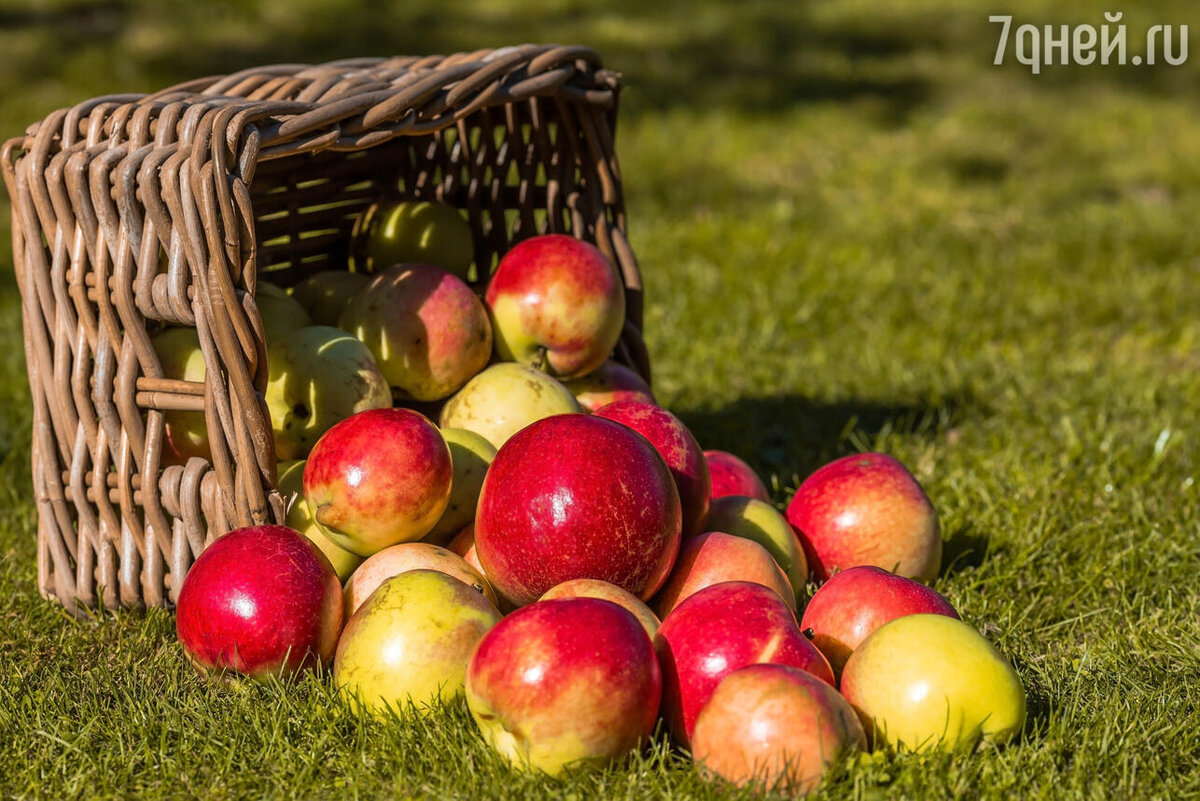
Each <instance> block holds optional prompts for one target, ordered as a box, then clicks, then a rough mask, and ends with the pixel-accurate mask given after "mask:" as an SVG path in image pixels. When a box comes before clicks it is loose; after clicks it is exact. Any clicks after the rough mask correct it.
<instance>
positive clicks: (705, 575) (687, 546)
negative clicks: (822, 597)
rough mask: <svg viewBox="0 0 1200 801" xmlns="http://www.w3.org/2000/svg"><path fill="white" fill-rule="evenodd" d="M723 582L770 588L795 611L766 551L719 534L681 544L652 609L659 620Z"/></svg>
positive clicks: (781, 575) (792, 596)
mask: <svg viewBox="0 0 1200 801" xmlns="http://www.w3.org/2000/svg"><path fill="white" fill-rule="evenodd" d="M723 581H752V582H754V583H755V584H761V585H763V586H764V587H770V588H771V589H772V590H775V592H777V593H778V594H779V597H780V598H782V599H783V600H784V603H786V604H787V605H788V608H790V609H791V610H792V611H793V612H795V611H796V593H795V591H794V590H793V589H792V585H791V583H790V582H789V581H788V578H787V575H786V574H785V573H784V572H783V569H782V568H781V567H780V566H779V565H778V564H777V563H776V562H775V560H774V558H772V556H771V554H770V553H769V552H768V551H767V549H766V548H764V547H763V546H761V545H759V544H758V543H757V542H754V541H753V540H748V539H745V538H743V537H737V536H734V535H733V534H724V533H721V532H718V531H710V532H708V533H707V534H701V535H700V536H699V537H693V538H692V539H690V540H688V541H687V542H685V543H684V544H683V547H682V548H681V549H680V550H679V558H678V559H676V560H675V568H674V569H673V570H672V571H671V575H670V576H669V577H668V578H667V583H666V584H664V585H663V588H662V590H660V591H659V593H658V595H656V596H655V597H654V608H655V610H656V611H657V612H658V616H659V617H666V616H667V615H669V614H670V613H671V610H672V609H674V608H675V607H676V606H678V605H679V604H680V602H681V601H683V600H684V599H685V598H687V597H688V596H691V595H695V594H696V593H697V592H699V591H700V590H702V589H704V588H705V587H711V586H712V585H713V584H720V583H721V582H723Z"/></svg>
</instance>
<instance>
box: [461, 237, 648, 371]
mask: <svg viewBox="0 0 1200 801" xmlns="http://www.w3.org/2000/svg"><path fill="white" fill-rule="evenodd" d="M484 299H485V300H486V301H487V305H488V309H490V310H491V315H492V330H493V332H494V334H495V337H496V353H497V354H498V355H499V356H500V358H501V359H504V360H506V361H515V362H520V363H521V364H527V365H530V366H532V367H537V368H539V369H542V370H545V371H546V372H548V373H550V374H551V375H553V376H555V377H557V378H563V379H569V378H578V377H579V376H584V375H587V374H588V373H590V372H592V371H593V370H595V369H597V368H598V367H600V365H602V364H604V361H605V360H606V359H607V358H608V357H609V355H610V354H611V353H612V351H613V348H614V347H616V344H617V340H618V339H619V338H620V336H621V329H622V328H623V327H624V325H625V286H624V284H623V283H622V281H621V276H620V274H618V273H617V268H616V267H614V266H613V264H612V262H611V261H609V260H608V258H607V257H606V256H605V255H604V254H603V253H601V252H600V251H599V250H597V249H596V247H595V246H594V245H590V244H588V243H587V242H583V241H581V240H578V239H574V238H573V237H570V236H567V235H565V234H546V235H543V236H535V237H533V238H531V239H526V240H525V241H524V242H521V243H519V244H517V245H515V246H514V247H513V248H512V249H510V250H509V251H508V253H506V254H504V258H502V259H500V263H499V264H498V265H496V271H495V272H494V273H493V274H492V277H491V280H490V281H489V282H488V288H487V294H486V295H485V296H484Z"/></svg>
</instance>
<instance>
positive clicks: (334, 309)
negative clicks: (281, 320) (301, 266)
mask: <svg viewBox="0 0 1200 801" xmlns="http://www.w3.org/2000/svg"><path fill="white" fill-rule="evenodd" d="M370 281H371V279H370V277H369V276H366V275H363V274H362V273H352V272H350V271H349V270H322V271H321V272H319V273H313V274H312V275H310V276H308V277H307V278H305V279H304V280H303V281H301V282H300V283H298V284H296V285H295V286H294V287H292V297H293V298H295V299H296V301H297V302H298V303H299V304H300V305H301V306H303V307H304V310H305V311H306V312H308V316H309V317H311V318H312V321H313V324H315V325H337V324H338V319H339V318H340V317H341V316H342V312H343V311H344V310H345V308H346V304H348V303H349V302H350V298H352V297H354V293H356V292H358V290H360V289H362V288H363V287H364V286H366V285H367V284H368V283H370Z"/></svg>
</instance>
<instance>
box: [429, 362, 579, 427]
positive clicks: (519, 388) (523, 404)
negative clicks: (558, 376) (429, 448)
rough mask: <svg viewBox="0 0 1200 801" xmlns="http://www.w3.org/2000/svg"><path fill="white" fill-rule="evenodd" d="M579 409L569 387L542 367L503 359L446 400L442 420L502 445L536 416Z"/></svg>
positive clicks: (440, 419) (446, 424)
mask: <svg viewBox="0 0 1200 801" xmlns="http://www.w3.org/2000/svg"><path fill="white" fill-rule="evenodd" d="M579 411H581V409H580V408H579V403H578V402H577V401H576V400H575V396H574V395H572V394H571V392H570V390H568V389H567V388H566V387H564V386H563V385H562V384H561V383H559V382H558V381H556V380H555V379H553V378H551V377H550V376H548V375H546V374H545V373H543V372H542V371H541V370H535V369H534V368H532V367H526V366H525V365H523V364H513V363H512V362H501V363H499V364H493V365H492V366H490V367H488V368H487V369H485V370H483V371H482V372H481V373H479V375H477V376H475V377H474V378H472V379H471V380H470V381H468V382H467V383H466V385H465V386H464V387H463V388H462V389H460V390H459V391H458V392H457V393H455V394H454V396H453V397H451V398H450V400H448V401H446V405H445V406H444V407H442V413H441V416H440V418H439V423H440V425H441V427H442V428H443V429H446V428H465V429H467V430H468V431H474V432H475V433H476V434H478V435H480V436H481V437H483V438H484V439H486V440H487V441H488V442H490V443H492V445H494V446H495V447H497V448H499V447H500V446H501V445H503V444H504V443H505V442H507V441H508V438H509V437H511V436H512V435H513V434H515V433H517V432H518V431H520V430H521V429H522V428H524V427H525V426H527V425H529V424H530V423H532V422H534V421H536V420H542V419H544V418H546V417H550V416H551V415H555V414H566V413H568V412H579Z"/></svg>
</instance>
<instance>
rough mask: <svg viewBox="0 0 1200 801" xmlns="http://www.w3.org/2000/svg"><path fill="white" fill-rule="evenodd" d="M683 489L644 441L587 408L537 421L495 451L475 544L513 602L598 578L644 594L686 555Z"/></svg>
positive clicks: (524, 601)
mask: <svg viewBox="0 0 1200 801" xmlns="http://www.w3.org/2000/svg"><path fill="white" fill-rule="evenodd" d="M680 526H681V512H680V506H679V492H678V491H677V490H676V489H675V482H674V480H673V479H672V478H671V472H670V470H668V469H667V466H666V464H665V463H664V462H663V460H662V457H661V456H659V455H658V452H657V451H655V450H654V448H653V446H652V445H651V444H650V443H649V442H648V441H647V440H646V438H645V437H643V436H641V435H640V434H638V433H636V432H635V431H633V430H631V429H629V428H626V427H625V426H623V425H621V424H620V423H615V422H613V421H612V420H605V419H604V418H602V417H596V416H595V415H586V414H561V415H557V416H555V417H548V418H546V419H544V420H539V421H538V422H536V423H533V424H532V425H530V426H527V427H526V428H523V429H521V430H520V431H518V432H517V433H516V434H514V435H513V436H512V438H511V439H509V440H508V442H506V443H505V444H504V445H502V446H501V447H500V450H499V451H498V452H497V453H496V458H495V460H494V461H493V462H492V466H491V467H490V468H489V469H488V472H487V476H486V477H485V478H484V480H483V490H482V491H481V492H480V494H479V508H478V512H477V515H476V517H475V547H476V550H477V552H478V554H479V561H480V562H481V563H482V564H483V567H484V573H485V574H486V575H487V577H488V580H489V581H491V582H492V586H493V587H495V589H496V591H497V592H498V593H499V594H500V596H501V597H502V598H504V599H506V600H508V601H509V602H510V603H512V604H513V605H515V606H522V605H524V604H528V603H533V602H534V601H536V600H537V599H538V598H540V597H541V596H542V594H543V593H545V592H546V591H547V590H549V589H550V588H551V587H553V586H554V585H556V584H561V583H562V582H564V581H568V580H570V579H576V578H594V579H601V580H603V581H607V582H610V583H612V584H616V585H617V586H619V587H622V588H623V589H625V590H628V591H629V592H631V593H633V594H634V595H636V596H637V597H639V598H641V599H643V600H645V599H647V598H649V597H650V596H652V595H653V594H654V593H655V592H657V591H658V589H659V587H661V586H662V584H663V582H664V581H665V580H666V578H667V573H668V572H669V571H670V569H671V565H672V564H673V563H674V561H675V556H676V554H678V552H679V540H680Z"/></svg>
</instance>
